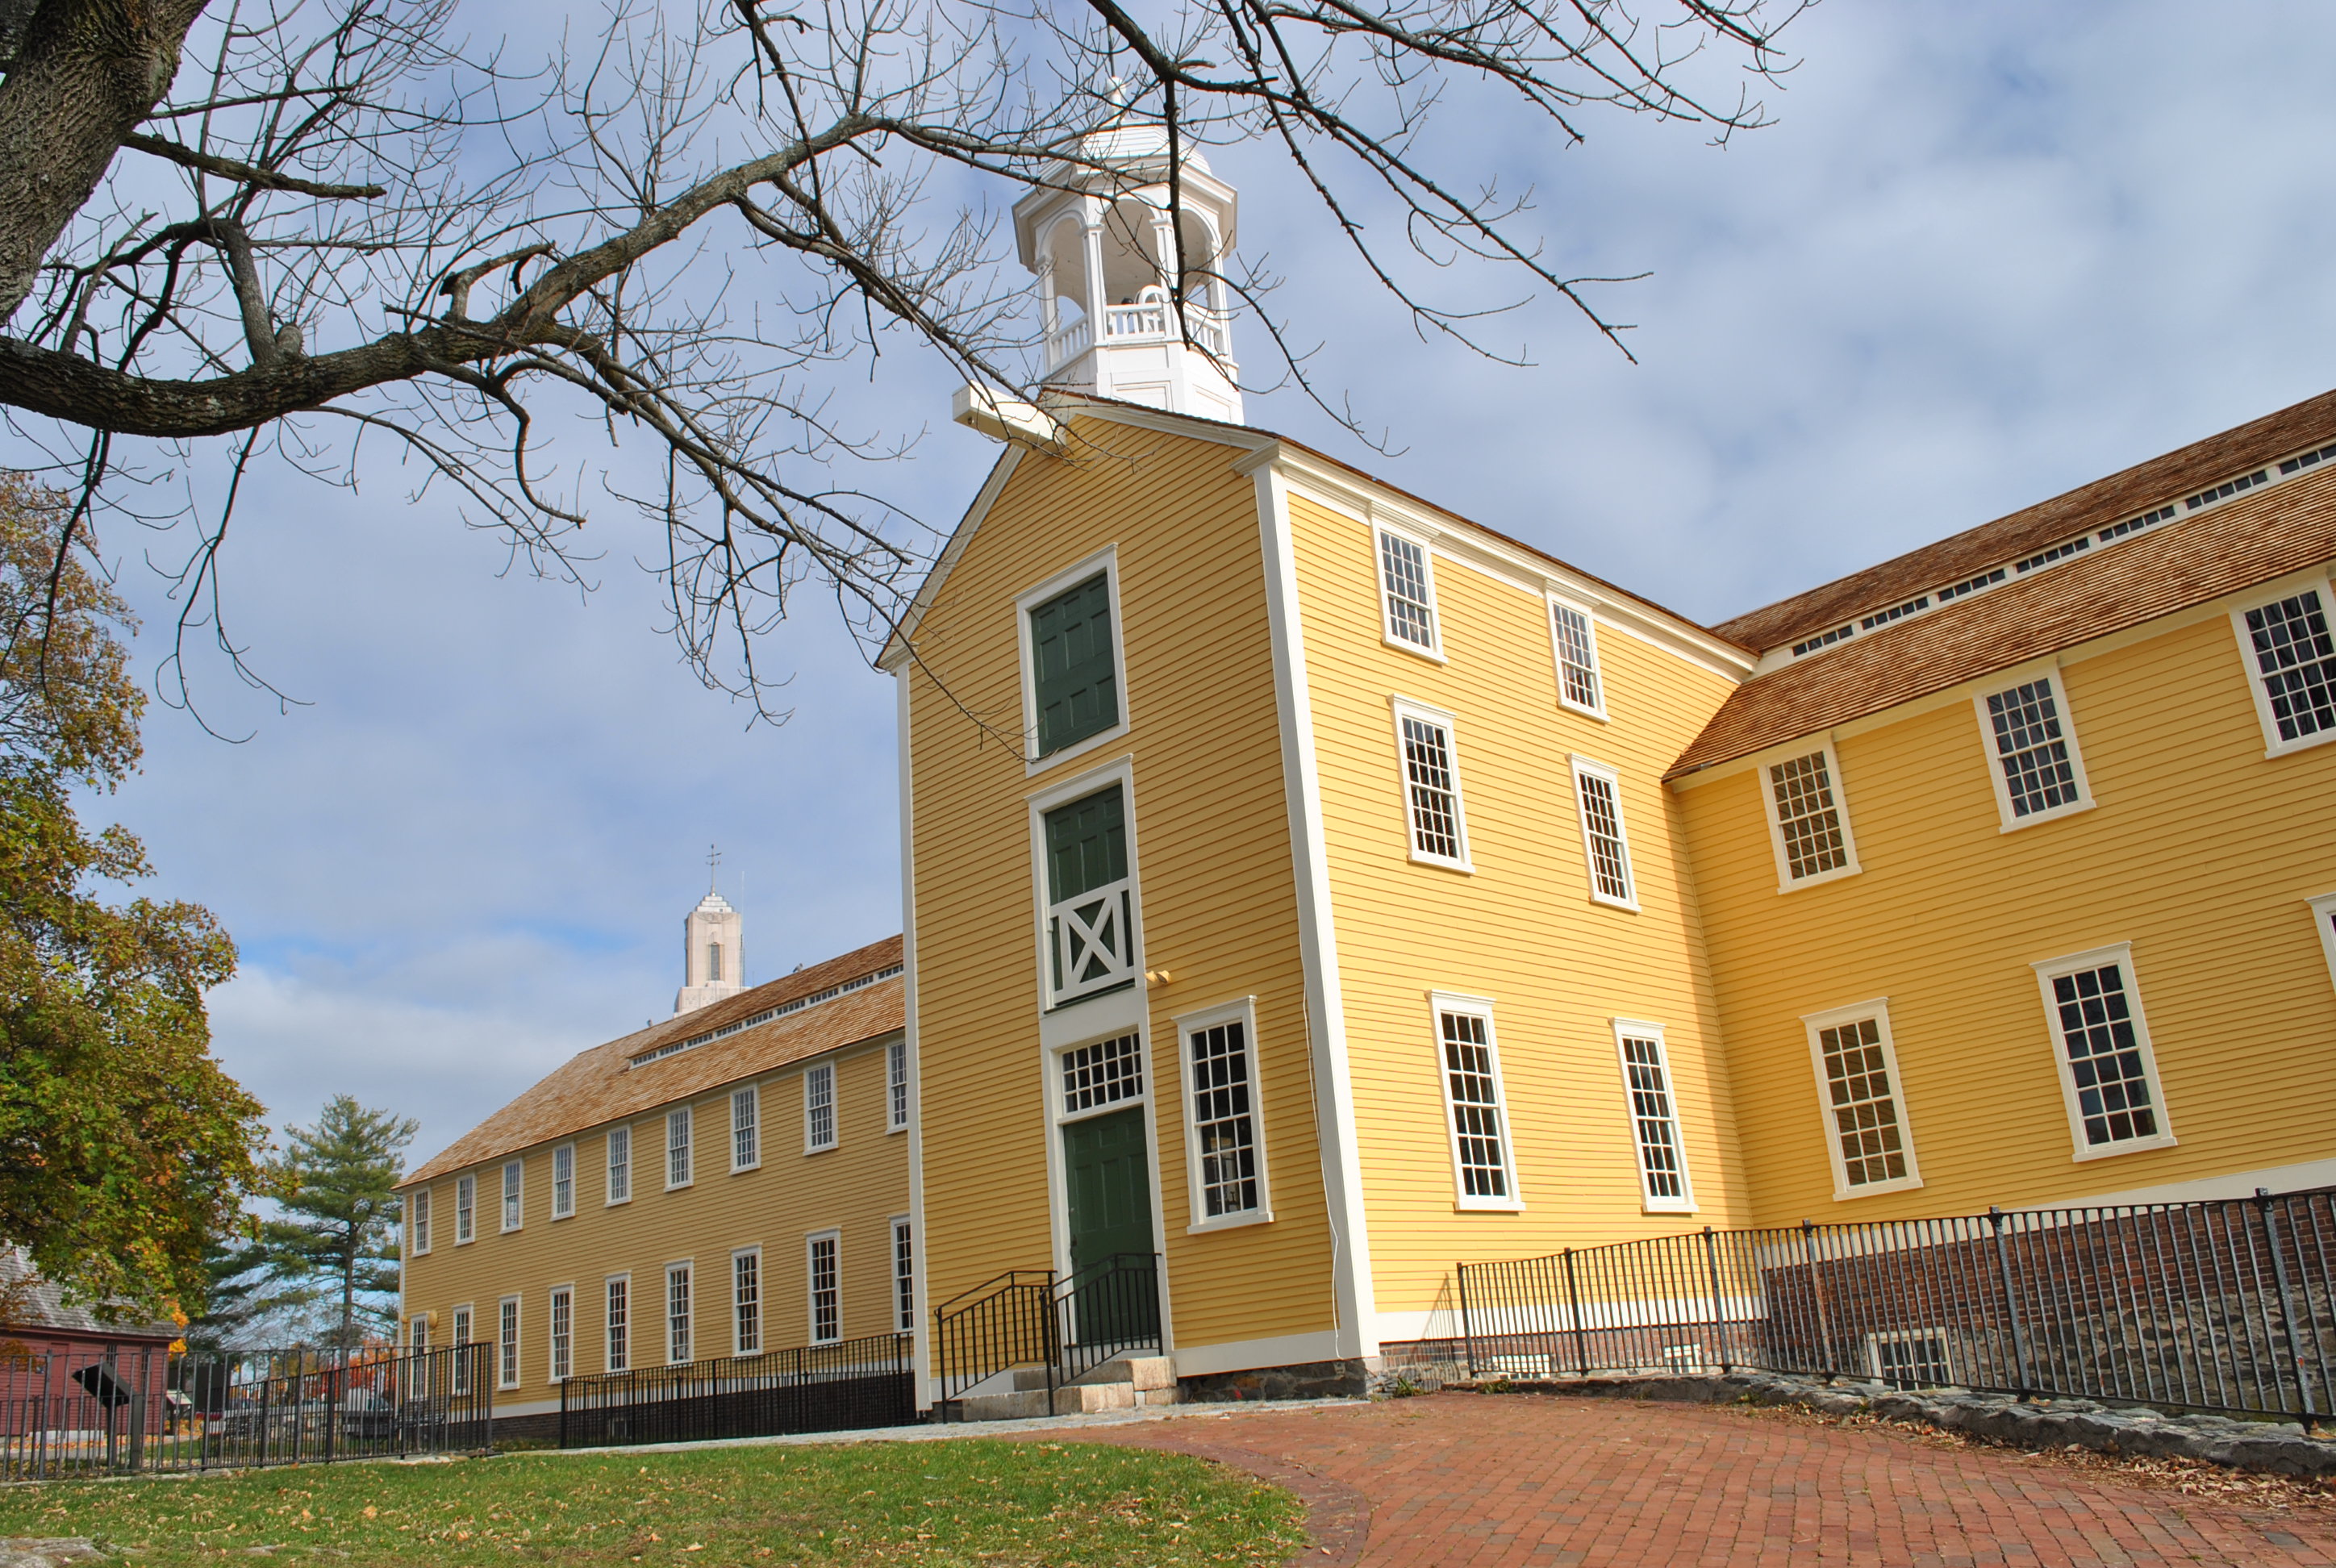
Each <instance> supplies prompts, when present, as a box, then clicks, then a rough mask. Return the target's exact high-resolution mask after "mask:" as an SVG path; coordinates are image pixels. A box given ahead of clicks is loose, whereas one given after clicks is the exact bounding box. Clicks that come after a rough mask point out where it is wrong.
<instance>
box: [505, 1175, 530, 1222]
mask: <svg viewBox="0 0 2336 1568" xmlns="http://www.w3.org/2000/svg"><path fill="white" fill-rule="evenodd" d="M526 1177H527V1165H526V1164H525V1163H524V1162H523V1161H520V1160H511V1161H507V1162H506V1163H505V1164H504V1165H503V1229H504V1230H506V1231H516V1230H518V1229H519V1226H520V1217H521V1206H520V1187H521V1183H522V1182H523V1181H525V1180H526Z"/></svg>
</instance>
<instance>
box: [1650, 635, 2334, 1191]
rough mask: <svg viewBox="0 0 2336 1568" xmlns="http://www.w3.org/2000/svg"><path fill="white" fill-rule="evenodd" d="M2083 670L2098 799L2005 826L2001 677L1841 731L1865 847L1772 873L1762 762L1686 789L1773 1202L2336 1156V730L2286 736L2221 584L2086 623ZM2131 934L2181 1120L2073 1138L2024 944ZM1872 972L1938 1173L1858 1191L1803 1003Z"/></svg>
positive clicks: (2072, 709)
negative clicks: (1828, 875) (1990, 738)
mask: <svg viewBox="0 0 2336 1568" xmlns="http://www.w3.org/2000/svg"><path fill="white" fill-rule="evenodd" d="M2061 676H2062V679H2063V681H2064V683H2065V689H2066V694H2067V700H2068V712H2069V716H2070V717H2071V718H2072V719H2073V723H2074V728H2075V732H2076V735H2077V738H2078V745H2079V749H2080V750H2081V753H2082V755H2083V759H2084V764H2085V766H2086V769H2087V771H2088V774H2089V780H2090V784H2091V787H2092V791H2093V794H2094V795H2095V797H2096V799H2097V801H2098V805H2097V807H2096V809H2094V810H2091V811H2087V812H2079V813H2075V814H2072V815H2068V816H2064V817H2061V818H2059V819H2057V820H2053V821H2048V822H2041V823H2035V824H2033V825H2030V826H2027V827H2023V828H2020V829H2018V830H2017V831H2014V832H2010V833H2006V832H2003V831H2001V830H2000V826H1999V816H1998V811H1997V806H1996V802H1995V798H1994V794H1993V793H1992V790H1991V787H1990V772H1989V770H1990V767H1991V766H1992V765H1993V764H1992V761H1991V758H1990V753H1989V751H1988V750H1987V749H1986V748H1987V743H1986V740H1985V738H1984V737H1983V736H1982V735H1981V730H1980V727H1979V720H1978V716H1977V715H1976V714H1975V713H1974V711H1973V707H1972V703H1971V696H1972V694H1973V692H1974V691H1975V690H1977V691H1985V690H1998V689H2001V688H2002V687H2005V686H2007V685H2010V684H2011V683H2010V681H2009V680H2007V679H2000V678H1999V679H1991V680H1988V681H1984V682H1981V683H1976V684H1975V685H1974V686H1972V687H1965V688H1962V689H1961V690H1958V691H1955V692H1951V693H1947V694H1944V695H1943V696H1941V697H1939V698H1936V699H1932V700H1931V701H1929V702H1926V703H1923V704H1916V705H1909V706H1908V707H1907V708H1905V709H1902V710H1900V711H1899V712H1897V713H1894V714H1891V715H1885V716H1879V717H1878V718H1876V719H1874V720H1868V721H1864V722H1863V723H1861V724H1860V725H1858V726H1851V727H1850V728H1848V729H1847V730H1845V731H1844V732H1843V733H1842V734H1840V735H1838V736H1837V737H1836V749H1837V752H1838V755H1839V758H1840V766H1841V775H1842V776H1841V780H1840V783H1841V785H1842V788H1843V790H1844V794H1845V797H1846V800H1847V802H1848V806H1849V814H1850V820H1851V824H1852V827H1853V830H1854V834H1855V838H1856V845H1857V852H1858V855H1859V859H1860V862H1861V864H1862V866H1863V868H1864V870H1863V871H1862V872H1861V873H1860V874H1857V875H1854V876H1850V877H1846V878H1844V879H1841V880H1838V881H1831V882H1826V883H1823V884H1820V885H1816V886H1812V887H1806V888H1803V889H1800V890H1797V891H1793V892H1790V893H1781V894H1780V893H1779V892H1778V891H1777V874H1776V862H1775V861H1774V858H1773V857H1772V855H1771V852H1770V849H1769V842H1768V836H1767V826H1766V821H1765V818H1764V817H1763V814H1762V812H1763V803H1762V800H1761V797H1760V794H1759V780H1760V778H1761V776H1762V774H1760V773H1758V772H1756V771H1754V770H1753V769H1752V768H1750V767H1742V766H1739V767H1737V768H1736V769H1734V770H1733V771H1730V772H1727V773H1724V774H1714V775H1713V776H1711V777H1709V778H1708V780H1706V781H1703V782H1695V781H1689V787H1685V788H1682V789H1679V791H1678V792H1677V793H1678V798H1679V806H1680V811H1681V814H1682V816H1683V818H1684V820H1685V823H1686V824H1687V830H1688V838H1689V842H1690V844H1691V845H1692V848H1693V851H1694V855H1695V861H1696V867H1697V878H1698V884H1699V886H1700V888H1701V891H1702V895H1703V908H1704V918H1705V925H1706V930H1707V932H1708V940H1709V944H1710V950H1711V955H1712V959H1711V961H1712V970H1713V974H1714V977H1715V984H1716V988H1717V991H1718V998H1719V1001H1720V1007H1721V1015H1722V1017H1723V1018H1724V1019H1725V1021H1726V1025H1727V1029H1728V1049H1729V1057H1730V1059H1731V1062H1732V1064H1733V1066H1734V1070H1735V1076H1736V1082H1737V1096H1738V1101H1739V1105H1740V1107H1741V1114H1742V1118H1743V1126H1744V1145H1745V1155H1746V1161H1747V1169H1748V1171H1749V1173H1750V1174H1751V1177H1752V1183H1753V1188H1754V1191H1755V1193H1756V1194H1757V1214H1758V1217H1759V1218H1760V1219H1761V1220H1762V1221H1763V1222H1795V1221H1797V1220H1800V1219H1802V1218H1804V1217H1813V1218H1815V1219H1819V1220H1854V1219H1867V1218H1878V1217H1886V1216H1892V1215H1909V1214H1942V1213H1965V1212H1971V1211H1974V1210H1979V1209H1984V1208H1985V1207H1987V1206H1988V1205H1989V1204H1990V1203H2000V1204H2003V1205H2005V1206H2015V1205H2022V1204H2037V1203H2049V1202H2054V1201H2059V1200H2065V1199H2073V1198H2082V1197H2092V1196H2099V1195H2107V1194H2115V1193H2132V1192H2136V1191H2138V1190H2146V1189H2160V1188H2167V1187H2173V1188H2175V1189H2177V1190H2179V1189H2181V1188H2183V1187H2185V1185H2187V1184H2189V1183H2200V1182H2204V1181H2206V1180H2208V1179H2211V1178H2216V1177H2230V1176H2233V1175H2234V1174H2247V1173H2270V1172H2273V1171H2275V1170H2277V1169H2278V1168H2280V1167H2292V1166H2296V1165H2300V1164H2305V1163H2308V1162H2326V1161H2329V1160H2330V1158H2331V1155H2336V1140H2331V1136H2330V1133H2329V1129H2330V1128H2331V1126H2336V990H2331V983H2330V978H2329V969H2328V964H2327V962H2326V960H2325V958H2324V957H2323V953H2322V950H2321V943H2320V940H2319V938H2318V936H2317V934H2316V933H2315V930H2314V929H2313V926H2312V917H2311V914H2310V911H2308V909H2307V908H2306V905H2305V902H2304V901H2305V900H2306V899H2308V898H2311V897H2313V896H2316V895H2319V894H2321V893H2326V892H2330V891H2336V813H2331V811H2330V810H2329V807H2328V803H2329V801H2330V799H2331V789H2336V746H2323V747H2320V748H2317V749H2313V750H2307V751H2302V752H2298V753H2293V754H2291V755H2284V756H2280V757H2273V758H2268V759H2267V758H2266V757H2265V756H2264V755H2263V753H2264V745H2263V732H2262V730H2261V729H2260V727H2259V726H2258V724H2257V721H2256V717H2255V712H2254V708H2253V705H2252V701H2251V696H2250V693H2249V690H2248V685H2247V679H2248V677H2247V673H2246V670H2245V668H2244V665H2243V664H2242V662H2241V655H2240V650H2239V648H2238V647H2237V644H2236V640H2235V638H2234V636H2233V633H2232V628H2231V623H2230V620H2229V618H2228V616H2227V614H2226V613H2225V607H2221V606H2214V607H2207V608H2205V609H2200V610H2195V611H2191V612H2187V613H2185V614H2184V615H2181V616H2177V617H2170V618H2167V619H2166V620H2165V621H2161V622H2156V623H2153V624H2152V625H2150V626H2148V627H2146V628H2141V630H2140V632H2139V633H2138V634H2129V635H2127V636H2124V637H2120V638H2114V639H2108V640H2106V641H2104V642H2103V643H2101V644H2098V645H2095V646H2093V647H2089V648H2077V649H2072V650H2070V652H2069V653H2068V655H2067V656H2064V661H2063V667H2062V670H2061ZM1806 749H1808V748H1806V747H1796V746H1787V747H1784V748H1780V749H1779V750H1778V751H1777V752H1776V753H1775V754H1772V755H1768V756H1767V757H1764V758H1763V759H1760V760H1763V761H1774V760H1776V757H1778V756H1783V755H1797V753H1798V752H1800V751H1803V750H1806ZM2117 942H2130V943H2132V955H2133V956H2132V967H2133V971H2134V978H2135V979H2136V980H2137V982H2138V985H2139V989H2140V996H2141V999H2142V1004H2143V1010H2144V1013H2145V1015H2146V1020H2147V1025H2148V1029H2149V1035H2150V1037H2151V1039H2152V1041H2153V1043H2154V1045H2155V1047H2156V1057H2157V1066H2158V1069H2159V1072H2160V1074H2161V1077H2162V1083H2163V1088H2164V1096H2165V1109H2166V1114H2167V1115H2169V1116H2170V1118H2171V1120H2172V1125H2173V1130H2174V1132H2175V1135H2176V1136H2177V1137H2178V1139H2179V1140H2180V1142H2179V1144H2178V1145H2177V1146H2175V1147H2171V1148H2161V1149H2155V1150H2146V1151H2145V1150H2136V1151H2134V1152H2131V1153H2127V1154H2117V1155H2114V1156H2111V1157H2107V1158H2100V1159H2092V1160H2086V1161H2078V1160H2077V1159H2075V1158H2074V1157H2073V1154H2074V1144H2073V1140H2072V1137H2071V1135H2070V1131H2069V1126H2068V1117H2067V1115H2066V1114H2065V1112H2064V1109H2063V1104H2062V1098H2061V1091H2060V1087H2059V1078H2058V1066H2057V1057H2056V1055H2055V1053H2056V1051H2057V1049H2058V1046H2057V1044H2056V1042H2055V1040H2054V1038H2053V1037H2052V1036H2051V1034H2050V1033H2049V1032H2048V1031H2049V1027H2050V1026H2049V1019H2048V1018H2047V1016H2046V1014H2045V1011H2044V1005H2043V1001H2042V998H2041V996H2040V994H2039V989H2038V985H2037V981H2036V979H2035V975H2034V972H2033V971H2032V970H2031V969H2030V965H2031V964H2032V963H2035V962H2037V961H2039V960H2049V959H2055V958H2058V957H2060V956H2062V955H2068V954H2074V953H2078V952H2081V951H2085V950H2090V949H2094V948H2099V947H2104V946H2107V945H2110V944H2113V943H2117ZM1874 998H1888V1006H1889V1020H1890V1026H1891V1030H1892V1033H1893V1037H1894V1038H1895V1043H1896V1048H1897V1056H1898V1064H1899V1076H1900V1080H1901V1081H1900V1085H1899V1087H1900V1091H1901V1094H1902V1096H1903V1108H1904V1111H1905V1114H1906V1115H1907V1117H1908V1119H1909V1121H1910V1122H1911V1125H1912V1131H1913V1144H1914V1147H1915V1152H1916V1155H1917V1158H1918V1160H1919V1164H1920V1169H1921V1174H1922V1178H1923V1180H1924V1183H1925V1184H1924V1185H1922V1187H1920V1188H1916V1189H1913V1190H1907V1191H1900V1192H1896V1193H1879V1194H1874V1195H1869V1196H1859V1197H1855V1198H1853V1199H1850V1200H1846V1201H1840V1202H1836V1201H1835V1196H1834V1182H1833V1176H1832V1172H1831V1168H1830V1166H1829V1164H1828V1160H1827V1155H1826V1148H1825V1137H1826V1135H1827V1134H1826V1128H1825V1122H1824V1119H1823V1115H1822V1113H1821V1108H1820V1105H1819V1101H1818V1096H1817V1087H1816V1084H1815V1074H1814V1069H1813V1067H1812V1065H1811V1061H1810V1053H1809V1047H1808V1045H1807V1038H1806V1030H1805V1028H1804V1027H1803V1024H1802V1023H1801V1018H1802V1017H1803V1016H1804V1015H1806V1014H1811V1013H1818V1012H1824V1011H1827V1010H1830V1009H1833V1008H1841V1007H1845V1006H1848V1005H1851V1004H1855V1003H1862V1002H1866V1001H1870V1000H1873V999H1874ZM2291 1174H2302V1175H2309V1174H2310V1173H2291ZM2319 1179H2322V1180H2336V1170H2331V1171H2330V1172H2327V1173H2325V1174H2322V1175H2321V1177H2320V1178H2319ZM2254 1184H2255V1183H2254V1182H2253V1180H2244V1179H2243V1180H2239V1181H2237V1182H2235V1183H2229V1182H2226V1183H2224V1185H2225V1186H2234V1187H2235V1189H2236V1190H2237V1191H2239V1192H2245V1191H2249V1190H2252V1188H2253V1185H2254ZM2274 1184H2276V1183H2274ZM2166 1195H2173V1194H2171V1193H2168V1194H2166Z"/></svg>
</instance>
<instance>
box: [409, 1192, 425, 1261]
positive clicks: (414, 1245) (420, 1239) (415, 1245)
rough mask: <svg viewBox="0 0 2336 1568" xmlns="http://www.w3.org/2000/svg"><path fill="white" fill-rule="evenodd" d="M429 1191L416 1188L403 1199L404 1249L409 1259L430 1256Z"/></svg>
mask: <svg viewBox="0 0 2336 1568" xmlns="http://www.w3.org/2000/svg"><path fill="white" fill-rule="evenodd" d="M430 1208H431V1203H430V1189H429V1188H428V1187H426V1186H422V1187H416V1188H414V1191H413V1192H411V1193H407V1194H406V1198H405V1249H406V1256H407V1257H410V1258H426V1257H428V1256H429V1255H430V1242H431V1241H432V1237H431V1234H430V1220H431V1214H430Z"/></svg>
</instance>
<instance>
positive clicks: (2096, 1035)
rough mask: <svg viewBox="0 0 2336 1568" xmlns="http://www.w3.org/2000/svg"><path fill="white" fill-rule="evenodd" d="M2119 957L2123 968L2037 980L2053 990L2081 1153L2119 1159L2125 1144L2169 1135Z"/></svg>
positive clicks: (2136, 1002)
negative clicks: (2121, 1147)
mask: <svg viewBox="0 0 2336 1568" xmlns="http://www.w3.org/2000/svg"><path fill="white" fill-rule="evenodd" d="M2118 953H2119V961H2117V962H2113V963H2088V964H2086V965H2085V966H2084V967H2082V968H2069V969H2060V970H2059V972H2057V973H2055V972H2046V971H2040V970H2039V979H2042V980H2043V981H2044V983H2045V985H2046V987H2047V988H2048V1005H2049V1008H2050V1009H2051V1013H2052V1027H2053V1033H2054V1035H2055V1037H2057V1038H2058V1040H2059V1047H2060V1071H2061V1073H2062V1075H2063V1078H2062V1082H2063V1084H2064V1085H2065V1086H2066V1088H2067V1091H2068V1096H2069V1100H2070V1107H2069V1108H2070V1110H2071V1112H2072V1113H2073V1115H2072V1116H2071V1119H2072V1120H2073V1121H2074V1122H2075V1123H2076V1128H2077V1132H2078V1138H2079V1144H2078V1152H2079V1153H2100V1154H2114V1153H2115V1152H2117V1147H2118V1146H2119V1145H2121V1144H2122V1145H2127V1146H2132V1145H2139V1144H2154V1143H2158V1142H2162V1141H2164V1139H2165V1137H2166V1126H2165V1116H2164V1112H2163V1108H2162V1105H2161V1103H2160V1100H2159V1096H2158V1094H2157V1088H2156V1072H2155V1070H2154V1064H2153V1063H2152V1062H2151V1060H2150V1054H2149V1034H2148V1029H2147V1027H2146V1025H2145V1024H2144V1023H2143V1022H2142V1017H2141V1004H2140V999H2139V998H2137V997H2136V995H2135V994H2134V989H2133V977H2132V975H2131V973H2130V972H2129V964H2128V962H2127V961H2126V960H2125V959H2124V958H2123V950H2121V949H2120V950H2118Z"/></svg>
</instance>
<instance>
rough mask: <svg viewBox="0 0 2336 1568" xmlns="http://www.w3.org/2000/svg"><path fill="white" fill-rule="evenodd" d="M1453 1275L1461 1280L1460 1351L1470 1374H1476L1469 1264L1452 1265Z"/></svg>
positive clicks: (1474, 1330)
mask: <svg viewBox="0 0 2336 1568" xmlns="http://www.w3.org/2000/svg"><path fill="white" fill-rule="evenodd" d="M1452 1277H1453V1278H1454V1279H1455V1280H1457V1281H1460V1348H1461V1349H1460V1353H1461V1355H1462V1356H1463V1357H1465V1365H1466V1367H1467V1368H1468V1376H1469V1377H1471V1378H1474V1377H1475V1375H1476V1326H1475V1323H1474V1322H1472V1321H1471V1320H1470V1319H1469V1316H1468V1265H1467V1264H1465V1263H1455V1264H1453V1265H1452Z"/></svg>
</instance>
